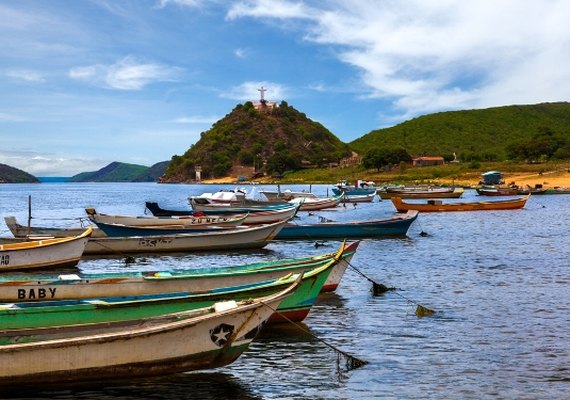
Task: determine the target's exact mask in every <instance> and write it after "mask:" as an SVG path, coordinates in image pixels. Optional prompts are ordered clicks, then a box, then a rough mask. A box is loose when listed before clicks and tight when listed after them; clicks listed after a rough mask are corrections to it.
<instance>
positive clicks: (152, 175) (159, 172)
mask: <svg viewBox="0 0 570 400" xmlns="http://www.w3.org/2000/svg"><path fill="white" fill-rule="evenodd" d="M168 164H170V161H162V162H159V163H156V164H154V165H153V166H151V167H150V168H147V169H146V171H144V172H143V173H141V174H140V175H138V176H136V177H135V178H134V179H133V180H132V181H133V182H157V181H158V180H159V179H160V177H161V176H163V175H164V173H165V172H166V168H168Z"/></svg>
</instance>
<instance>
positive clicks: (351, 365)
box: [262, 302, 368, 374]
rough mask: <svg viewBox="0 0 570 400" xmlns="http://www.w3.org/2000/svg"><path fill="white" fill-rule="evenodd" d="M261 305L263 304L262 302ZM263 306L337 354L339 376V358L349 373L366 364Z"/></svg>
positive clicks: (366, 362) (281, 314)
mask: <svg viewBox="0 0 570 400" xmlns="http://www.w3.org/2000/svg"><path fill="white" fill-rule="evenodd" d="M262 303H263V302H262ZM263 304H264V305H266V306H267V307H268V308H269V309H271V310H272V311H273V312H274V313H276V314H278V315H279V316H280V317H281V318H283V319H284V320H286V321H287V322H289V323H291V324H292V325H293V326H295V327H297V328H298V329H299V330H300V331H302V332H304V333H306V334H309V335H310V336H312V337H313V338H314V339H316V340H318V341H319V342H321V343H322V344H324V345H325V346H327V347H328V348H330V349H332V350H333V351H335V352H336V353H337V373H338V374H340V373H341V371H340V358H341V357H344V359H345V367H346V370H347V371H351V370H353V369H356V368H360V367H363V366H364V365H366V364H368V361H365V360H361V359H359V358H356V357H354V356H353V355H350V354H348V353H347V352H345V351H343V350H340V349H338V348H337V347H335V346H333V345H332V344H330V343H328V342H326V341H325V340H324V339H321V338H320V337H318V336H317V335H315V334H314V333H312V332H311V331H309V330H307V329H305V328H303V327H302V326H301V325H300V324H298V323H297V322H295V321H292V320H291V319H289V318H288V317H286V316H285V315H283V313H281V312H279V311H277V310H276V309H274V308H273V307H271V306H269V305H268V304H266V303H263Z"/></svg>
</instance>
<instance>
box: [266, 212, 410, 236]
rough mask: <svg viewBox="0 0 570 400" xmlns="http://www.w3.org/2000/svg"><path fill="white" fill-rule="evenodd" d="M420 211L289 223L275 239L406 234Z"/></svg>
mask: <svg viewBox="0 0 570 400" xmlns="http://www.w3.org/2000/svg"><path fill="white" fill-rule="evenodd" d="M417 216H418V213H417V212H416V211H410V212H409V213H405V214H403V215H400V216H397V217H394V218H389V219H385V220H373V221H353V222H324V223H320V224H304V225H303V224H299V225H296V224H287V225H285V226H284V227H283V229H281V230H280V231H279V233H278V234H277V236H275V238H274V240H320V239H336V240H341V239H365V238H375V237H389V236H406V234H407V232H408V230H409V228H410V225H411V224H412V223H413V222H414V221H415V220H416V218H417Z"/></svg>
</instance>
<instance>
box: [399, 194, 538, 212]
mask: <svg viewBox="0 0 570 400" xmlns="http://www.w3.org/2000/svg"><path fill="white" fill-rule="evenodd" d="M529 198H530V194H529V195H527V196H524V197H517V198H516V199H508V200H497V201H475V202H457V203H451V202H450V203H443V201H442V200H439V199H432V200H427V201H426V202H425V203H417V202H406V201H405V200H403V199H402V198H401V197H392V198H391V199H390V200H392V204H394V207H396V210H398V211H399V212H407V211H410V210H416V211H419V212H443V211H484V210H489V211H496V210H517V209H520V208H523V207H524V206H525V204H526V202H527V200H528V199H529Z"/></svg>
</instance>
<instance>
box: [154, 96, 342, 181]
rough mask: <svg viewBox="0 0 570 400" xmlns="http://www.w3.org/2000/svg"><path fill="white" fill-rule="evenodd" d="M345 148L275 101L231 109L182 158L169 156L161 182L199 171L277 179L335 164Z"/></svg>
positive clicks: (325, 131)
mask: <svg viewBox="0 0 570 400" xmlns="http://www.w3.org/2000/svg"><path fill="white" fill-rule="evenodd" d="M350 153H351V152H350V149H349V146H348V145H347V144H345V143H343V142H342V141H340V140H339V139H338V138H337V137H336V136H335V135H333V134H332V133H331V132H330V131H329V130H328V129H326V128H325V127H324V126H322V125H321V124H319V123H318V122H315V121H312V120H310V119H309V118H307V117H306V115H305V114H303V113H301V112H299V111H297V110H296V109H295V108H293V107H291V106H289V105H288V104H287V103H286V102H284V101H283V102H281V104H280V105H279V106H278V107H271V106H266V107H262V108H261V109H256V108H255V107H254V105H253V104H252V103H251V102H247V103H245V104H239V105H237V106H236V107H235V108H234V109H233V110H232V111H231V113H230V114H228V115H226V116H225V117H224V118H223V119H221V120H219V121H218V122H216V123H215V124H214V125H213V126H212V128H211V129H210V130H209V131H206V132H202V134H201V138H200V140H199V141H198V142H197V143H196V144H194V145H192V146H191V147H190V149H188V150H187V151H186V152H185V153H184V154H183V155H182V156H178V155H175V156H173V157H172V160H171V162H170V165H169V167H168V169H167V171H166V175H165V176H164V177H163V179H162V181H163V182H185V181H191V180H193V179H194V177H195V167H196V166H200V167H201V171H202V172H201V175H202V178H204V179H208V178H217V177H224V176H229V175H231V174H232V171H240V169H239V168H240V167H242V169H241V170H242V171H249V175H252V174H253V173H254V172H259V171H263V172H264V173H267V174H270V175H272V174H277V175H281V174H283V173H284V172H285V171H290V170H299V169H301V168H303V167H310V166H312V167H319V166H325V165H328V164H330V163H338V162H339V161H340V160H341V159H342V158H343V157H346V156H348V155H350Z"/></svg>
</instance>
